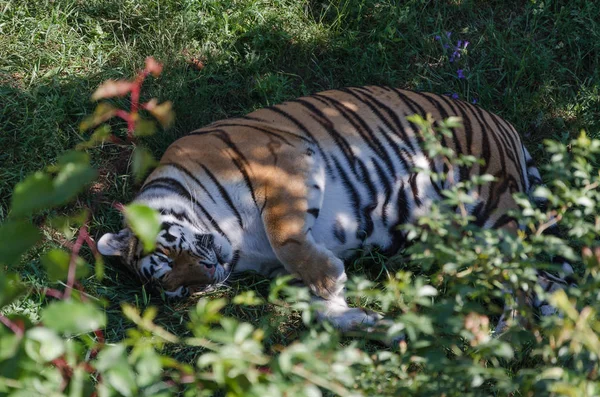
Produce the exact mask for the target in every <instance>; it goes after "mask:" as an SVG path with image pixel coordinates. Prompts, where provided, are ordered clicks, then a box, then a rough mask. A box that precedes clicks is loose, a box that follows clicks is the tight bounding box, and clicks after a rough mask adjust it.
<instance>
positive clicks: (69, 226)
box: [46, 210, 88, 240]
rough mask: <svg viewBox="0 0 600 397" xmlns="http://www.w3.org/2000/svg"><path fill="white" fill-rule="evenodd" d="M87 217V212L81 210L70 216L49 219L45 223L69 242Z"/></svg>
mask: <svg viewBox="0 0 600 397" xmlns="http://www.w3.org/2000/svg"><path fill="white" fill-rule="evenodd" d="M87 217H88V211H86V210H83V211H80V212H79V213H77V214H75V215H71V216H54V217H51V218H49V219H48V220H47V221H46V223H47V225H48V226H50V227H51V228H53V229H56V230H58V231H59V232H61V233H62V234H64V235H65V237H66V238H67V239H68V240H71V239H72V238H73V237H74V236H75V234H76V233H77V230H78V229H79V228H80V227H81V226H83V224H84V223H85V220H86V219H87Z"/></svg>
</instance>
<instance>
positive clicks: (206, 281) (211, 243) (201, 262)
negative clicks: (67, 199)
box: [98, 219, 229, 298]
mask: <svg viewBox="0 0 600 397" xmlns="http://www.w3.org/2000/svg"><path fill="white" fill-rule="evenodd" d="M98 251H99V252H100V253H101V254H102V255H105V256H117V257H119V258H120V259H121V261H122V262H123V263H124V264H125V266H126V267H127V268H128V269H129V270H131V271H133V272H134V273H135V274H137V275H138V276H139V277H140V278H141V279H142V280H144V281H150V282H154V283H157V284H158V285H159V286H160V287H161V288H163V289H164V291H165V293H166V294H167V296H169V297H173V298H176V297H184V296H187V295H189V293H190V292H193V291H198V290H201V289H202V288H205V287H207V286H210V285H215V284H218V283H221V282H223V281H224V280H225V279H226V278H227V276H228V274H229V264H228V263H226V260H227V259H229V258H227V256H229V255H227V253H226V252H223V251H224V248H223V246H221V245H219V244H216V243H215V238H214V236H213V234H210V233H201V232H199V230H198V229H197V228H195V227H193V226H192V225H188V224H186V223H179V222H177V223H176V222H174V221H173V220H164V219H163V222H162V226H161V231H160V232H159V234H158V236H157V240H156V247H155V250H154V251H153V252H151V253H144V247H143V244H142V243H141V242H140V241H139V239H138V238H137V237H136V236H135V235H134V234H133V232H132V231H131V229H129V228H125V229H123V230H121V231H120V232H119V233H116V234H114V233H107V234H105V235H103V236H102V237H101V238H100V240H98Z"/></svg>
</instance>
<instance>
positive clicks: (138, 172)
mask: <svg viewBox="0 0 600 397" xmlns="http://www.w3.org/2000/svg"><path fill="white" fill-rule="evenodd" d="M155 166H156V160H155V159H154V156H152V153H150V151H149V150H148V149H146V148H145V147H142V146H137V147H136V148H135V151H134V152H133V175H134V176H135V180H136V182H140V181H141V180H142V179H143V178H144V177H145V176H146V174H147V172H148V170H149V169H151V168H153V167H155Z"/></svg>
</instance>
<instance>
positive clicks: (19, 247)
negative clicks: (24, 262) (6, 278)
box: [0, 221, 41, 265]
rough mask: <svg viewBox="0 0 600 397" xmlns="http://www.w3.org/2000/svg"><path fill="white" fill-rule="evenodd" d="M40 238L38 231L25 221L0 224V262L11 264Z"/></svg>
mask: <svg viewBox="0 0 600 397" xmlns="http://www.w3.org/2000/svg"><path fill="white" fill-rule="evenodd" d="M40 238H41V234H40V231H39V230H38V228H36V227H35V226H33V225H32V224H30V223H28V222H25V221H9V222H6V223H4V224H2V225H0V264H5V265H12V264H14V263H16V262H17V261H18V260H19V258H20V257H21V255H22V254H23V253H25V252H26V251H27V250H28V249H29V248H31V247H32V246H33V245H34V244H35V243H37V242H38V241H39V240H40Z"/></svg>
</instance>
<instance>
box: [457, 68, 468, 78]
mask: <svg viewBox="0 0 600 397" xmlns="http://www.w3.org/2000/svg"><path fill="white" fill-rule="evenodd" d="M456 74H457V75H458V78H459V79H466V77H465V74H464V71H463V70H462V69H458V70H457V71H456Z"/></svg>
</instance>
